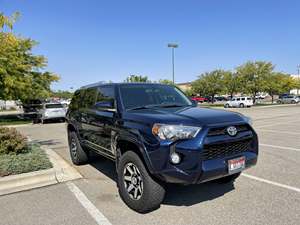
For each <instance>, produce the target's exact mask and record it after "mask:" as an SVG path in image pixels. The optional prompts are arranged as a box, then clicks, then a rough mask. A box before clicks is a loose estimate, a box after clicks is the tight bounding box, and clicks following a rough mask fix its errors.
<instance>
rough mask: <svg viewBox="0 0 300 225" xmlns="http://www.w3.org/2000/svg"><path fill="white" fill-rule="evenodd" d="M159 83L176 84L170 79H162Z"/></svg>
mask: <svg viewBox="0 0 300 225" xmlns="http://www.w3.org/2000/svg"><path fill="white" fill-rule="evenodd" d="M158 83H161V84H168V85H174V83H173V81H171V80H168V79H160V80H159V81H158Z"/></svg>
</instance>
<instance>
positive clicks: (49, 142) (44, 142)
mask: <svg viewBox="0 0 300 225" xmlns="http://www.w3.org/2000/svg"><path fill="white" fill-rule="evenodd" d="M33 143H36V144H39V145H45V146H53V145H59V144H63V143H62V142H61V141H59V140H54V139H49V140H34V141H33Z"/></svg>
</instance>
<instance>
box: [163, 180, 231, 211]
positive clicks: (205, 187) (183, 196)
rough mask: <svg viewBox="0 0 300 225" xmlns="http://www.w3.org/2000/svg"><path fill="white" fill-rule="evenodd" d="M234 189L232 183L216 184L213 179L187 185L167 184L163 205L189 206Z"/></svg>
mask: <svg viewBox="0 0 300 225" xmlns="http://www.w3.org/2000/svg"><path fill="white" fill-rule="evenodd" d="M232 190H234V184H233V183H228V184H218V183H215V182H213V181H211V182H207V183H203V184H194V185H189V186H183V185H175V184H173V185H168V186H167V192H166V196H165V200H164V202H163V204H164V205H175V206H191V205H194V204H198V203H201V202H205V201H210V200H213V199H215V198H218V197H221V196H223V195H225V194H226V193H228V192H230V191H232Z"/></svg>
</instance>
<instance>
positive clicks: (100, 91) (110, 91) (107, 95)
mask: <svg viewBox="0 0 300 225" xmlns="http://www.w3.org/2000/svg"><path fill="white" fill-rule="evenodd" d="M96 102H111V103H112V105H113V106H114V103H115V91H114V87H113V86H107V87H106V86H103V87H98V88H97V97H96ZM114 108H115V107H114Z"/></svg>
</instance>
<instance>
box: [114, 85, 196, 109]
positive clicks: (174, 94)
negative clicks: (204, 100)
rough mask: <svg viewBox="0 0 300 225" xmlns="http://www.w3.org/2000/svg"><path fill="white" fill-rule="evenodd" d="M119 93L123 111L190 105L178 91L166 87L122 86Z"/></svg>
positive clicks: (174, 88)
mask: <svg viewBox="0 0 300 225" xmlns="http://www.w3.org/2000/svg"><path fill="white" fill-rule="evenodd" d="M120 92H121V96H122V100H123V105H124V107H125V109H135V108H139V107H151V106H152V107H160V106H161V107H162V106H171V107H172V106H173V107H176V106H191V105H192V103H191V101H190V100H189V99H188V98H187V97H186V96H185V95H184V94H183V93H182V92H181V91H180V90H178V89H177V88H176V87H172V86H168V85H158V84H156V85H155V84H134V85H132V84H124V85H121V86H120Z"/></svg>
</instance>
